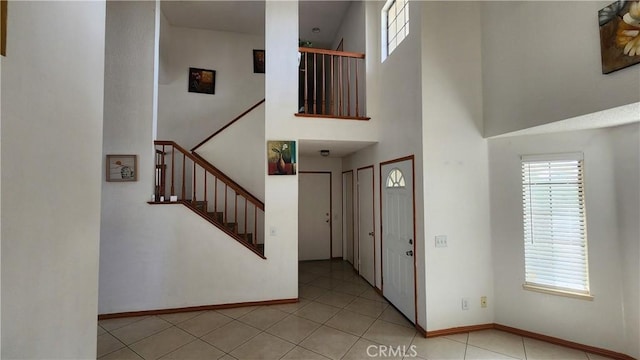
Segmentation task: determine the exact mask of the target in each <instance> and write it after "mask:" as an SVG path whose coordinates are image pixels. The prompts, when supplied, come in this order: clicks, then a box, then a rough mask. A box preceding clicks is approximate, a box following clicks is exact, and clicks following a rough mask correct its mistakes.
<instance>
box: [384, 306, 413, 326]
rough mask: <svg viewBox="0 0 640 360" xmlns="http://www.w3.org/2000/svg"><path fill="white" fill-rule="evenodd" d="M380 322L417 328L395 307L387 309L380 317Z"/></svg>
mask: <svg viewBox="0 0 640 360" xmlns="http://www.w3.org/2000/svg"><path fill="white" fill-rule="evenodd" d="M379 319H380V320H384V321H388V322H390V323H394V324H396V325H402V326H406V327H409V328H412V329H413V328H415V326H414V325H413V323H412V322H410V321H409V320H407V318H406V317H404V315H402V314H401V313H400V312H399V311H398V310H396V308H394V307H393V306H389V307H387V308H386V309H385V310H384V311H383V312H382V314H380V317H379Z"/></svg>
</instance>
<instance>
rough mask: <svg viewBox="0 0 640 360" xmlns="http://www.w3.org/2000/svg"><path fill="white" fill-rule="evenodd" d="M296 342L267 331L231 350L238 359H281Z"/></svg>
mask: <svg viewBox="0 0 640 360" xmlns="http://www.w3.org/2000/svg"><path fill="white" fill-rule="evenodd" d="M294 347H295V345H294V344H292V343H290V342H287V341H284V340H282V339H279V338H277V337H275V336H273V335H269V334H267V333H261V334H259V335H258V336H256V337H254V338H253V339H251V340H249V341H247V342H246V343H244V344H242V345H241V346H240V347H238V348H237V349H235V350H233V351H232V352H231V355H232V356H233V357H235V358H237V359H240V360H244V359H269V360H272V359H280V358H281V357H282V356H284V354H286V353H288V352H289V351H290V350H291V349H293V348H294Z"/></svg>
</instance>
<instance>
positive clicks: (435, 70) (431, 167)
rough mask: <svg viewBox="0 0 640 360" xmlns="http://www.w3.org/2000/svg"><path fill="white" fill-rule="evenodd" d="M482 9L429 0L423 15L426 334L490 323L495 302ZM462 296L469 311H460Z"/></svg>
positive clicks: (471, 5)
mask: <svg viewBox="0 0 640 360" xmlns="http://www.w3.org/2000/svg"><path fill="white" fill-rule="evenodd" d="M480 6H481V5H480V4H479V3H475V2H466V3H465V2H427V3H425V4H424V8H423V13H422V15H423V20H422V23H423V28H422V113H423V124H422V138H423V142H424V143H423V149H422V150H423V156H424V158H423V161H424V184H423V185H424V209H425V210H424V217H423V218H422V219H423V221H424V228H425V235H424V236H425V240H424V241H425V245H426V291H427V306H426V309H427V324H426V325H427V327H426V329H427V331H432V330H438V329H446V328H452V327H456V326H464V325H474V324H484V323H492V322H493V315H494V311H495V308H496V307H497V304H496V303H495V301H494V296H493V281H492V267H491V261H492V259H491V234H490V228H489V195H488V190H489V175H488V153H487V142H486V140H484V139H483V138H482V120H483V118H482V88H481V83H482V69H481V65H480V64H481V39H480V29H481V26H480V16H479V15H480ZM453 23H458V24H460V23H462V24H465V26H464V27H456V26H454V27H452V26H451V24H453ZM445 29H446V30H445ZM461 49H464V51H463V52H461V51H460V50H461ZM392 56H393V55H392ZM436 235H446V236H447V239H448V247H446V248H436V247H435V236H436ZM481 296H487V297H488V304H489V306H488V308H484V309H483V308H481V307H480V297H481ZM463 297H465V298H468V299H469V310H466V311H463V310H462V305H461V301H462V298H463Z"/></svg>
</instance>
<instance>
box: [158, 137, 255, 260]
mask: <svg viewBox="0 0 640 360" xmlns="http://www.w3.org/2000/svg"><path fill="white" fill-rule="evenodd" d="M154 144H155V153H156V157H155V158H156V166H155V172H156V174H155V175H156V176H155V194H154V201H152V203H153V204H171V203H182V204H184V205H186V206H187V207H189V208H191V209H192V210H193V211H195V212H196V213H198V214H199V215H201V216H202V217H203V218H205V219H206V220H208V221H209V222H211V223H212V224H214V225H216V226H217V227H219V228H220V229H221V230H223V231H224V232H226V233H227V234H229V235H230V236H232V237H233V238H235V239H236V240H238V241H239V242H240V243H242V244H243V245H244V246H246V247H247V248H249V249H250V250H252V251H253V252H255V253H256V254H258V255H259V256H261V257H263V258H264V231H262V230H261V229H264V204H263V203H262V202H261V201H260V200H259V199H257V198H256V197H254V196H253V195H251V194H250V193H249V192H248V191H246V190H245V189H243V188H242V187H241V186H239V185H238V184H236V183H235V182H234V181H233V180H231V179H230V178H229V177H228V176H226V175H225V174H223V173H222V172H221V171H220V170H218V169H216V168H214V167H213V166H211V165H210V164H208V163H207V162H206V161H203V160H202V159H200V158H199V157H198V156H197V155H194V154H192V153H190V152H189V151H187V150H185V149H184V148H182V147H181V146H180V145H178V144H176V143H175V142H173V141H165V140H158V141H154ZM172 200H173V201H172Z"/></svg>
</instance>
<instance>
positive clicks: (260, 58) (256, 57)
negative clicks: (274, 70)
mask: <svg viewBox="0 0 640 360" xmlns="http://www.w3.org/2000/svg"><path fill="white" fill-rule="evenodd" d="M264 67H265V62H264V50H253V72H254V73H255V74H264Z"/></svg>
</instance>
